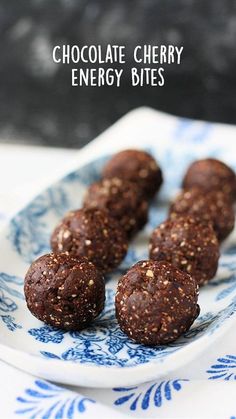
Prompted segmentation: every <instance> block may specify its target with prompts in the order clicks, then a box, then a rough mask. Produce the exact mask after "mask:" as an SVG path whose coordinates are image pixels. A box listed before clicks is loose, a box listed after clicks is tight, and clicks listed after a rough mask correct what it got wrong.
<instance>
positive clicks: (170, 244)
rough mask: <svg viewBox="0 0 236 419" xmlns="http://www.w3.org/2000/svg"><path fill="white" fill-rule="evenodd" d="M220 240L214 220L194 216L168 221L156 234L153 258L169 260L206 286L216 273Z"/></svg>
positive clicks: (151, 252)
mask: <svg viewBox="0 0 236 419" xmlns="http://www.w3.org/2000/svg"><path fill="white" fill-rule="evenodd" d="M219 255H220V253H219V243H218V240H217V238H216V235H215V232H214V230H213V227H212V225H211V224H210V223H205V222H201V220H199V219H198V218H196V217H193V216H191V215H186V216H179V217H178V218H176V219H175V220H167V221H165V222H164V223H162V224H160V225H159V226H158V227H157V228H156V229H155V230H154V231H153V233H152V237H151V240H150V258H151V259H154V260H158V261H160V260H165V261H168V262H170V263H171V264H172V265H173V266H176V267H177V268H179V269H181V270H183V271H184V272H187V273H188V274H190V275H191V276H192V277H193V278H194V279H195V280H196V282H197V283H198V285H203V284H204V283H206V282H208V281H209V280H210V279H211V278H213V276H214V275H215V273H216V271H217V267H218V260H219Z"/></svg>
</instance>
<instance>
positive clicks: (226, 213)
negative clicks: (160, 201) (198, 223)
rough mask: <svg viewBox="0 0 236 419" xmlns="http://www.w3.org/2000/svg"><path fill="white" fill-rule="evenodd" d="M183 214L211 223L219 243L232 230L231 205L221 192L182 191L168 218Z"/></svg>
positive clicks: (195, 189)
mask: <svg viewBox="0 0 236 419" xmlns="http://www.w3.org/2000/svg"><path fill="white" fill-rule="evenodd" d="M184 214H191V215H195V216H197V217H198V218H200V219H201V220H203V221H207V222H211V223H212V225H213V229H214V231H215V233H216V236H217V238H218V240H219V241H222V240H224V239H225V238H226V237H227V236H228V235H229V234H230V233H231V231H232V230H233V228H234V219H235V215H234V208H233V205H232V203H231V202H230V200H229V199H228V197H227V195H225V194H224V193H223V192H221V191H210V192H208V193H206V192H204V191H202V190H201V189H199V188H196V187H195V188H191V189H186V190H184V191H182V192H181V193H180V194H179V195H178V196H177V197H176V199H175V201H174V202H173V204H172V205H171V207H170V218H172V219H175V218H176V217H178V216H179V215H184Z"/></svg>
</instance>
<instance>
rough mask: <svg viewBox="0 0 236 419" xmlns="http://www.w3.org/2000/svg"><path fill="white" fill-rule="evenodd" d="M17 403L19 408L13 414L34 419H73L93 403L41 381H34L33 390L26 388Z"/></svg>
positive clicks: (90, 400)
mask: <svg viewBox="0 0 236 419" xmlns="http://www.w3.org/2000/svg"><path fill="white" fill-rule="evenodd" d="M17 402H18V405H19V406H18V408H17V409H16V410H15V414H16V415H20V416H21V417H22V416H24V417H27V418H29V417H31V418H34V419H37V418H38V419H41V418H45V419H46V418H47V419H59V418H68V419H73V418H76V417H78V414H82V413H84V412H85V411H86V410H87V409H89V406H90V405H91V403H95V401H94V400H92V399H89V398H87V397H81V396H79V395H76V393H73V392H72V391H69V390H65V389H64V388H63V387H58V386H56V385H54V384H51V383H48V382H46V381H42V380H35V381H34V388H27V389H26V390H25V394H24V395H23V396H20V397H18V398H17Z"/></svg>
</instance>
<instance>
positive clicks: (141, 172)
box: [103, 150, 163, 199]
mask: <svg viewBox="0 0 236 419" xmlns="http://www.w3.org/2000/svg"><path fill="white" fill-rule="evenodd" d="M113 177H119V178H122V179H128V180H130V181H132V182H135V183H137V184H138V186H139V188H140V190H141V192H142V194H143V196H144V197H145V198H147V199H150V198H153V196H154V195H155V193H156V192H157V191H158V190H159V189H160V186H161V184H162V181H163V178H162V172H161V169H160V167H159V166H158V164H157V162H156V161H155V160H154V158H153V157H152V156H151V155H150V154H148V153H146V152H145V151H141V150H123V151H121V152H119V153H117V154H115V155H114V156H113V157H112V158H111V160H109V161H108V163H107V164H106V165H105V167H104V169H103V178H106V179H109V178H113Z"/></svg>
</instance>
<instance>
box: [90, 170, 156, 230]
mask: <svg viewBox="0 0 236 419" xmlns="http://www.w3.org/2000/svg"><path fill="white" fill-rule="evenodd" d="M84 207H86V208H100V209H105V210H107V211H108V212H109V214H110V215H111V216H112V217H113V218H115V219H116V220H117V221H118V222H119V224H120V225H121V226H122V228H123V229H124V230H125V231H126V233H127V235H128V237H132V236H133V235H134V234H135V233H137V232H138V231H139V230H140V229H141V228H142V227H143V226H144V225H145V224H146V222H147V214H148V202H147V201H146V200H145V199H143V197H142V195H141V194H140V192H139V188H138V185H137V184H136V183H133V182H130V181H129V180H126V179H120V178H111V179H103V180H101V181H99V182H95V183H93V184H92V185H91V186H90V187H89V188H88V191H87V194H86V196H85V200H84Z"/></svg>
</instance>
